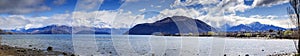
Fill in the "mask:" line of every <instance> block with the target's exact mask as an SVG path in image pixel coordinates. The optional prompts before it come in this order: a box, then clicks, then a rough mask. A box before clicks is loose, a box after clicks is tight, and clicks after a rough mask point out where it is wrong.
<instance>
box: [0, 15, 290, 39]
mask: <svg viewBox="0 0 300 56" xmlns="http://www.w3.org/2000/svg"><path fill="white" fill-rule="evenodd" d="M195 25H196V26H195ZM72 29H73V30H72ZM195 29H196V30H195ZM220 29H222V30H221V31H224V30H226V32H234V31H268V30H270V29H272V30H286V29H285V28H282V27H278V26H274V25H267V24H261V23H259V22H254V23H250V24H240V25H237V26H230V25H229V24H225V25H223V26H221V28H218V29H216V28H214V27H211V26H210V25H208V24H206V23H205V22H203V21H201V20H198V19H192V18H188V17H185V16H173V17H167V18H163V19H162V20H159V21H156V22H154V23H143V24H137V25H135V26H134V27H132V28H130V29H129V30H128V28H119V29H117V28H99V27H71V26H66V25H49V26H45V27H40V28H30V29H24V28H21V29H16V30H5V31H7V32H13V33H17V34H18V33H19V34H71V33H74V34H111V33H112V32H111V31H112V30H113V31H114V34H123V33H126V34H134V35H151V34H153V33H156V32H159V33H164V34H176V33H190V32H193V33H194V32H198V33H202V32H208V31H216V30H220Z"/></svg>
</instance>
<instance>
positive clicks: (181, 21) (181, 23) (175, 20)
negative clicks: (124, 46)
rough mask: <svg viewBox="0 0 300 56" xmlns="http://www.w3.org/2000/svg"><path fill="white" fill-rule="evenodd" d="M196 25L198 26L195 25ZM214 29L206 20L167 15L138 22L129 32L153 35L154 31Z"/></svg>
mask: <svg viewBox="0 0 300 56" xmlns="http://www.w3.org/2000/svg"><path fill="white" fill-rule="evenodd" d="M195 25H196V26H195ZM193 29H197V32H198V33H199V32H208V31H213V30H215V28H213V27H211V26H209V25H208V24H206V23H205V22H203V21H201V20H197V19H192V18H188V17H185V16H173V17H167V18H164V19H162V20H159V21H156V22H154V23H143V24H138V25H135V26H134V27H132V28H131V29H129V31H128V32H127V34H133V35H151V34H154V33H157V32H159V33H163V34H176V33H190V32H195V30H193Z"/></svg>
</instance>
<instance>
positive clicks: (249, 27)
mask: <svg viewBox="0 0 300 56" xmlns="http://www.w3.org/2000/svg"><path fill="white" fill-rule="evenodd" d="M270 29H272V30H286V29H285V28H282V27H278V26H274V25H267V24H261V23H259V22H253V23H250V24H240V25H237V26H232V27H230V28H228V29H227V31H267V30H270Z"/></svg>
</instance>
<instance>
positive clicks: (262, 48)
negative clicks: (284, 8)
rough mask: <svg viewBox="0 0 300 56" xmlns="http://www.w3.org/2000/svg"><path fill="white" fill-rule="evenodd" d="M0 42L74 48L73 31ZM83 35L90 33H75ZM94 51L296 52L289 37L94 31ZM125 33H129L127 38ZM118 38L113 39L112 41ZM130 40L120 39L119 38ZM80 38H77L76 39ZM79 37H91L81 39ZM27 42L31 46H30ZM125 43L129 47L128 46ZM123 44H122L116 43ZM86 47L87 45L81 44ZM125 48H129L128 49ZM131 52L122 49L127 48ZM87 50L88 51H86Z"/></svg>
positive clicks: (174, 55)
mask: <svg viewBox="0 0 300 56" xmlns="http://www.w3.org/2000/svg"><path fill="white" fill-rule="evenodd" d="M1 36H2V40H1V44H4V45H10V46H18V47H25V48H38V49H42V50H46V48H47V47H48V46H52V47H53V48H54V50H57V51H64V52H74V46H73V42H74V41H72V35H62V34H61V35H59V34H58V35H1ZM78 36H82V38H84V37H87V36H90V35H78ZM95 37H96V38H95V40H96V45H97V47H98V50H97V51H96V53H97V54H100V55H113V56H116V55H117V54H118V55H126V54H128V53H129V54H131V53H132V54H133V53H135V54H138V55H167V56H180V55H196V56H208V55H223V54H226V55H229V56H232V55H234V56H235V55H246V54H249V55H250V56H251V55H256V56H263V55H268V54H275V53H290V52H296V50H295V48H294V46H295V45H294V43H293V41H292V40H275V39H272V40H264V39H230V38H212V37H202V38H196V37H183V38H181V37H174V36H148V35H130V36H128V35H120V36H117V37H115V39H112V38H111V36H110V35H95ZM125 37H128V38H127V39H126V38H125ZM113 40H114V41H119V42H114V41H113ZM125 40H126V41H129V42H122V41H125ZM79 41H80V40H79ZM82 41H90V40H85V39H82ZM29 45H30V46H29ZM128 45H129V46H130V47H128ZM116 46H121V47H122V46H123V47H124V48H120V47H116ZM82 48H86V47H82ZM127 48H128V49H127ZM129 49H132V50H133V52H126V53H124V52H121V51H129ZM87 53H89V52H87Z"/></svg>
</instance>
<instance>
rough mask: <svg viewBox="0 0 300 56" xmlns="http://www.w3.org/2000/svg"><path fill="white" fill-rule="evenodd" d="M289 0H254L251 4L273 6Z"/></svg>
mask: <svg viewBox="0 0 300 56" xmlns="http://www.w3.org/2000/svg"><path fill="white" fill-rule="evenodd" d="M288 2H289V0H254V2H253V4H252V6H268V7H270V6H273V5H278V4H283V3H288Z"/></svg>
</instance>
